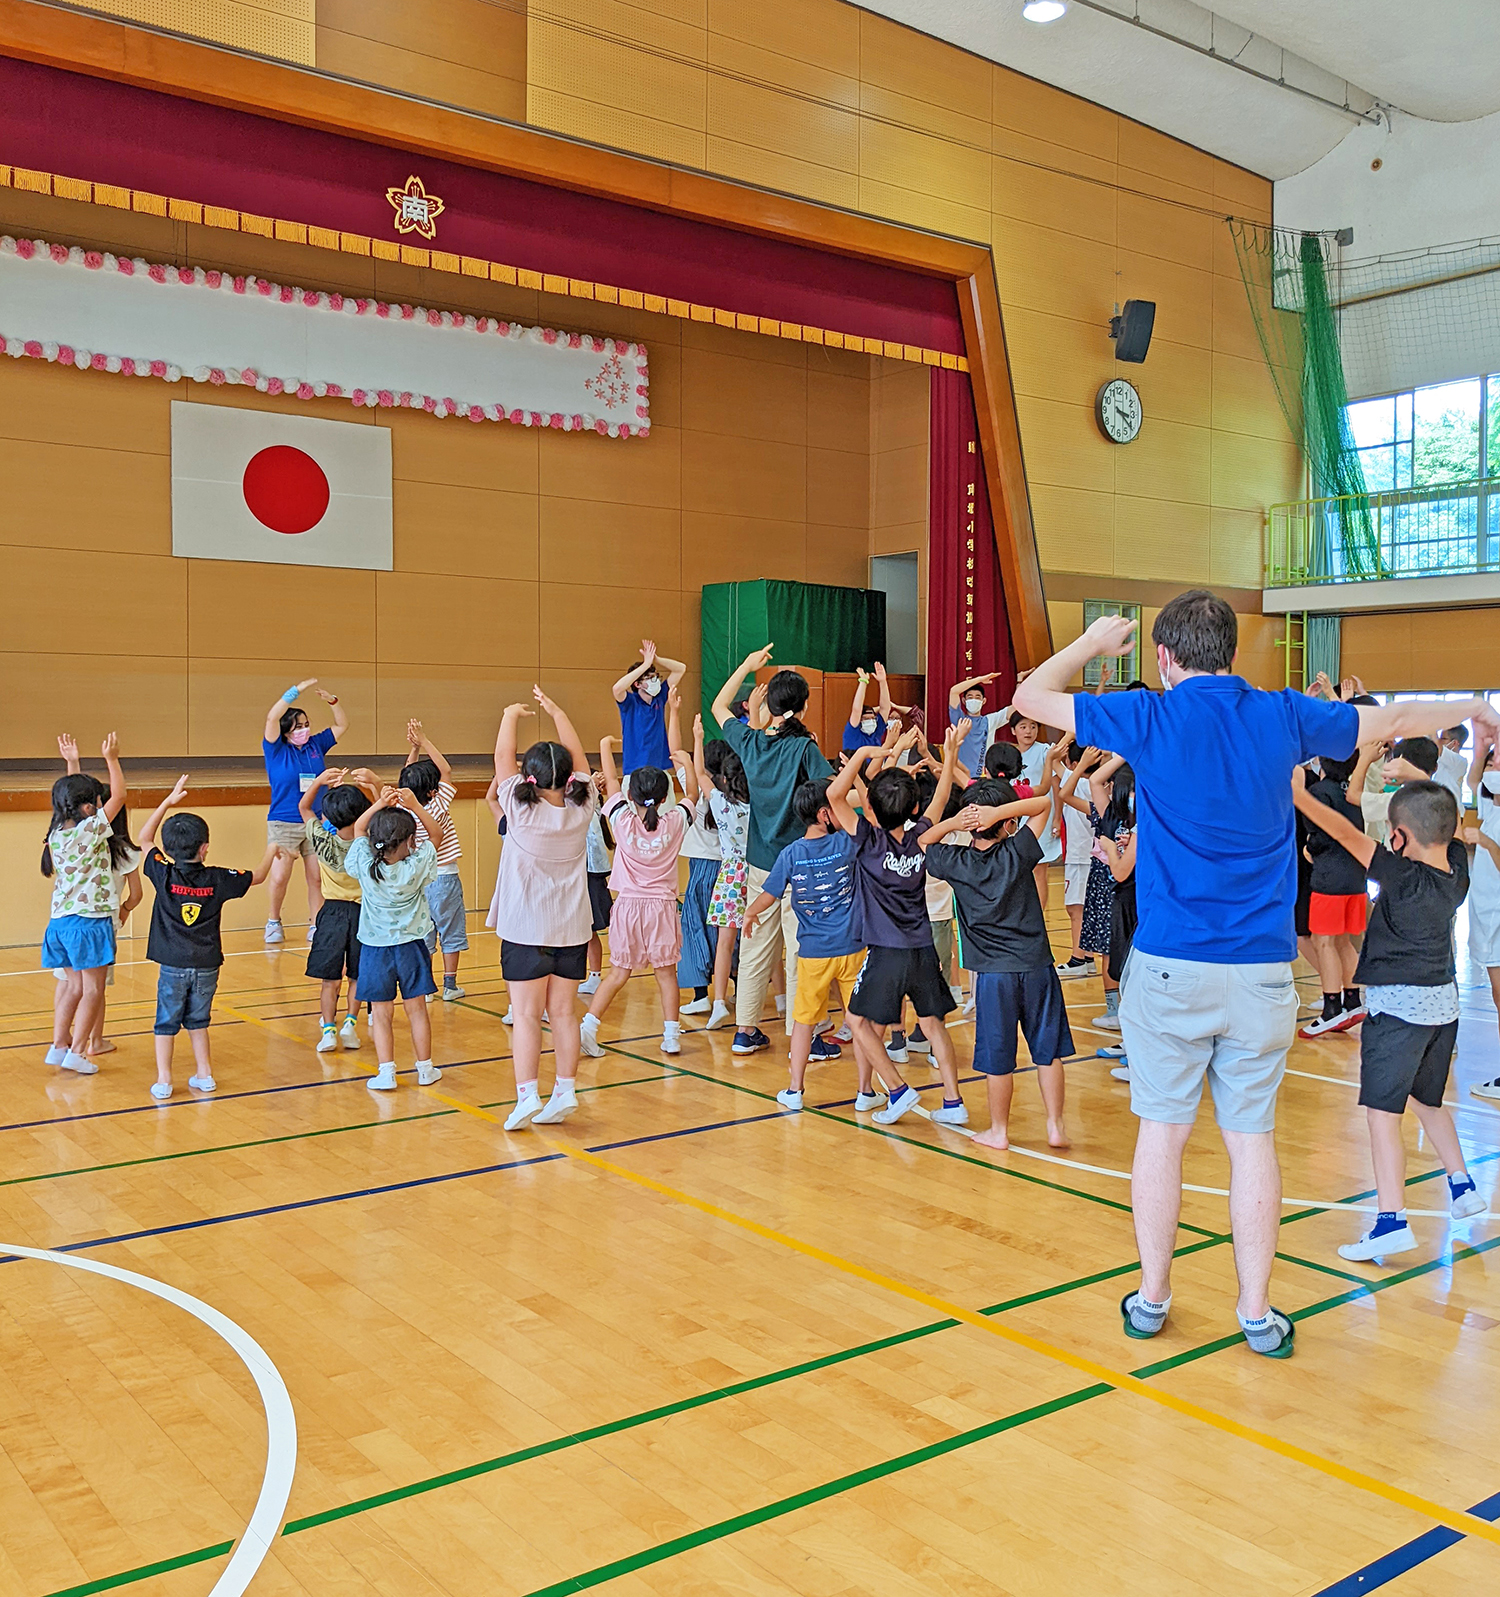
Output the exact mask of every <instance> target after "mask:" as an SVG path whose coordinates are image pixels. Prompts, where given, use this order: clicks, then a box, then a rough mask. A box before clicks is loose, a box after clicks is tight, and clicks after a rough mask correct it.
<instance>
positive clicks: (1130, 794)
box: [1102, 765, 1135, 840]
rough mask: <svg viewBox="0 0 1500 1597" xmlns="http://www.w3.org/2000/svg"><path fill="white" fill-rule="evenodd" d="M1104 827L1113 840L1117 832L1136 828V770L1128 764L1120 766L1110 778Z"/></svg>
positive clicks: (1130, 830) (1106, 834) (1105, 832)
mask: <svg viewBox="0 0 1500 1597" xmlns="http://www.w3.org/2000/svg"><path fill="white" fill-rule="evenodd" d="M1102 829H1103V832H1104V835H1105V836H1106V837H1108V838H1110V839H1111V840H1112V839H1113V838H1114V835H1115V833H1116V832H1133V831H1134V830H1135V772H1134V771H1133V770H1131V768H1130V767H1129V766H1128V765H1121V766H1119V767H1118V768H1117V769H1116V771H1115V774H1114V775H1113V776H1112V777H1111V778H1110V790H1109V803H1108V804H1107V805H1106V806H1105V809H1104V822H1103V828H1102Z"/></svg>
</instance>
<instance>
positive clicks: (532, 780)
mask: <svg viewBox="0 0 1500 1597" xmlns="http://www.w3.org/2000/svg"><path fill="white" fill-rule="evenodd" d="M521 780H522V781H523V782H530V783H531V785H532V786H533V787H535V786H536V778H535V777H534V776H523V777H522V778H521Z"/></svg>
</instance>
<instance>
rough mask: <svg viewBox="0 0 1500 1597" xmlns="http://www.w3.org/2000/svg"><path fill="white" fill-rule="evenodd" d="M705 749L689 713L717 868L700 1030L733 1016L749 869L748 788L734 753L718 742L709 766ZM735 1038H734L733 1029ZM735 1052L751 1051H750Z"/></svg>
mask: <svg viewBox="0 0 1500 1597" xmlns="http://www.w3.org/2000/svg"><path fill="white" fill-rule="evenodd" d="M715 741H721V740H717V739H716V740H715ZM710 747H712V745H711V744H705V743H704V741H703V717H702V716H701V715H695V716H694V717H693V780H694V781H695V782H696V783H697V786H698V792H699V795H700V798H701V799H702V801H703V802H704V803H706V805H707V815H706V820H707V821H708V822H711V823H712V825H713V829H714V835H715V836H716V837H717V838H718V840H719V869H718V873H717V874H716V875H715V877H714V885H713V887H712V888H711V889H710V891H709V895H708V914H707V917H706V921H707V925H708V928H709V930H710V931H711V932H712V933H713V937H714V964H713V978H714V1002H713V1008H712V1010H710V1012H709V1016H708V1020H707V1022H706V1024H705V1025H704V1028H703V1029H704V1030H705V1031H717V1030H718V1029H719V1027H720V1026H724V1025H727V1024H728V1023H729V1022H730V1021H731V1020H732V1019H733V1018H734V1013H733V1011H732V1010H731V1009H730V1007H729V972H730V968H731V967H732V966H733V964H734V945H735V941H736V939H737V938H738V937H739V935H740V929H741V927H742V926H743V924H744V920H745V898H746V894H747V891H748V887H747V884H748V881H749V876H750V867H749V865H748V863H747V862H746V859H745V847H746V844H747V842H748V841H749V836H750V786H749V783H748V782H747V780H746V778H745V767H744V766H743V765H742V764H741V763H740V757H739V755H738V754H736V753H735V752H734V750H733V749H732V748H730V747H729V745H728V743H727V742H726V743H724V745H723V753H722V754H721V755H720V756H719V759H718V762H717V765H716V766H715V767H714V768H712V769H710V766H709V758H708V751H709V749H710ZM735 1041H736V1042H738V1041H739V1036H738V1033H736V1037H735ZM756 1046H759V1045H758V1044H757V1045H756ZM740 1051H742V1052H754V1049H753V1048H745V1049H742V1050H740Z"/></svg>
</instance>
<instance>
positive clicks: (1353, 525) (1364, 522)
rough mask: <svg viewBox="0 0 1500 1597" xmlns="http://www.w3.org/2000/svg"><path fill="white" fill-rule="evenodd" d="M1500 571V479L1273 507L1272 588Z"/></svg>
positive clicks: (1269, 540)
mask: <svg viewBox="0 0 1500 1597" xmlns="http://www.w3.org/2000/svg"><path fill="white" fill-rule="evenodd" d="M1488 571H1500V480H1497V479H1495V478H1489V479H1487V480H1482V481H1479V482H1457V483H1443V484H1440V485H1437V486H1433V487H1424V488H1397V489H1393V490H1390V491H1388V492H1385V493H1369V494H1351V495H1346V496H1344V497H1343V498H1338V499H1299V500H1295V501H1293V502H1292V503H1290V504H1284V505H1272V506H1271V508H1270V510H1269V511H1268V512H1267V515H1266V583H1265V585H1266V586H1267V587H1268V588H1296V587H1311V586H1316V585H1319V584H1323V583H1331V582H1372V581H1380V580H1382V579H1385V578H1391V577H1431V576H1473V575H1477V574H1479V573H1481V572H1488Z"/></svg>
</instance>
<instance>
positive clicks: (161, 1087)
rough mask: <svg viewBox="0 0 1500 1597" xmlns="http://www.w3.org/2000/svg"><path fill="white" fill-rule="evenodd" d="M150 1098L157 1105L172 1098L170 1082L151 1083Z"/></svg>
mask: <svg viewBox="0 0 1500 1597" xmlns="http://www.w3.org/2000/svg"><path fill="white" fill-rule="evenodd" d="M151 1096H152V1097H153V1098H155V1099H156V1101H157V1102H158V1103H165V1102H166V1101H167V1099H168V1098H170V1097H171V1096H172V1083H171V1082H170V1081H153V1082H152V1083H151Z"/></svg>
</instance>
